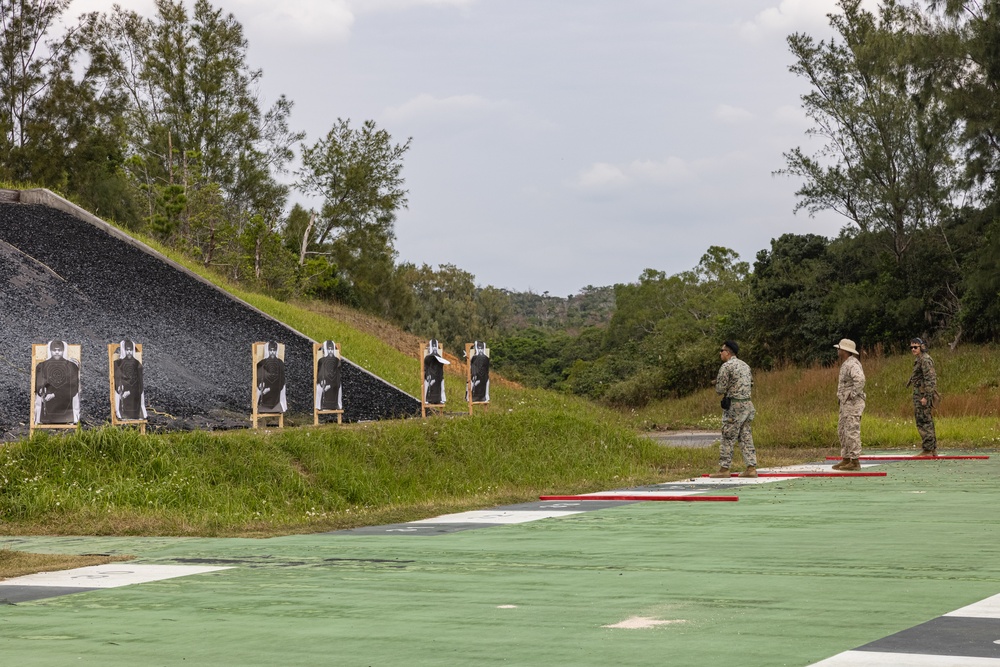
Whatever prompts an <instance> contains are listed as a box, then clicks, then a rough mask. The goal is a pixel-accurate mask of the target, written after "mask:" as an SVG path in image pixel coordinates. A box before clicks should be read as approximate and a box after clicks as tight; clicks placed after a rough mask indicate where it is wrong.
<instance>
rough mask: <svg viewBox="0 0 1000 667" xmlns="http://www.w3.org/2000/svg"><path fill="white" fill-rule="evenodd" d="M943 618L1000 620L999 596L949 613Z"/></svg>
mask: <svg viewBox="0 0 1000 667" xmlns="http://www.w3.org/2000/svg"><path fill="white" fill-rule="evenodd" d="M945 616H965V617H967V618H1000V595H994V596H993V597H991V598H986V599H985V600H980V601H979V602H973V603H972V604H970V605H969V606H967V607H962V608H961V609H956V610H955V611H949V612H948V613H947V614H945Z"/></svg>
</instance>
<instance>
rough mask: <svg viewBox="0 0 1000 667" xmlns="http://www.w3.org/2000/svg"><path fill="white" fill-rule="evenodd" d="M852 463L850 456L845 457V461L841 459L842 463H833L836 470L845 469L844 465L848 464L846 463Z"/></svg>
mask: <svg viewBox="0 0 1000 667" xmlns="http://www.w3.org/2000/svg"><path fill="white" fill-rule="evenodd" d="M850 464H851V459H848V458H845V459H844V460H843V461H841V462H840V463H835V464H833V469H834V470H843V469H844V466H846V465H850Z"/></svg>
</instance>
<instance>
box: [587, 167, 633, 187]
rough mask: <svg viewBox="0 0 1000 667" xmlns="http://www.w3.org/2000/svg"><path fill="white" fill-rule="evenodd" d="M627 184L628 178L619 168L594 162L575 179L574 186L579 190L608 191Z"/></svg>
mask: <svg viewBox="0 0 1000 667" xmlns="http://www.w3.org/2000/svg"><path fill="white" fill-rule="evenodd" d="M628 182H629V178H628V176H626V175H625V171H624V170H623V169H622V168H621V167H619V166H617V165H613V164H608V163H607V162H595V163H594V164H592V165H590V167H588V168H587V169H586V170H585V171H584V172H582V173H581V174H580V175H579V176H578V177H577V179H576V182H575V185H576V187H578V188H579V189H581V190H610V189H617V188H619V187H621V186H623V185H626V184H628Z"/></svg>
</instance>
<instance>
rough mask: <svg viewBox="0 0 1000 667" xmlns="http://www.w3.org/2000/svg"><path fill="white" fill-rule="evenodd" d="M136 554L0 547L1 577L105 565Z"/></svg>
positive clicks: (129, 558)
mask: <svg viewBox="0 0 1000 667" xmlns="http://www.w3.org/2000/svg"><path fill="white" fill-rule="evenodd" d="M133 558H135V556H103V555H96V554H87V555H79V556H78V555H72V554H70V555H67V554H33V553H28V552H26V551H14V550H12V549H0V579H10V578H11V577H23V576H25V575H27V574H35V573H36V572H54V571H57V570H71V569H73V568H77V567H89V566H91V565H104V564H105V563H117V562H121V561H126V560H132V559H133Z"/></svg>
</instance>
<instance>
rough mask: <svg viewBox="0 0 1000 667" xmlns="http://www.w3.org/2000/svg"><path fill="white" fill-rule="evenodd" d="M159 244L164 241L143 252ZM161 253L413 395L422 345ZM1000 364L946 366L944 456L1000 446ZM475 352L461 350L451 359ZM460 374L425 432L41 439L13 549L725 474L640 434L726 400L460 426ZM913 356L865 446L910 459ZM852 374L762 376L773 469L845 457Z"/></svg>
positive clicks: (416, 426) (877, 364)
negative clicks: (840, 407) (59, 540)
mask: <svg viewBox="0 0 1000 667" xmlns="http://www.w3.org/2000/svg"><path fill="white" fill-rule="evenodd" d="M143 240H144V241H146V242H148V243H150V245H153V246H154V247H156V246H157V244H155V243H154V242H152V241H150V240H148V239H143ZM158 249H159V250H160V251H161V252H163V253H164V254H166V255H167V256H169V257H171V258H172V259H174V260H175V261H177V262H179V263H181V264H183V265H185V266H188V267H189V268H191V269H192V270H194V271H197V272H199V273H201V274H202V275H205V276H206V277H207V278H208V279H209V280H212V281H213V282H215V283H216V284H219V285H220V286H222V287H224V288H225V289H227V290H228V291H230V292H231V293H233V294H235V295H236V296H238V297H239V298H241V299H243V300H245V301H247V302H249V303H251V304H252V305H254V306H256V307H257V308H259V309H261V310H262V311H264V312H266V313H269V314H270V315H272V316H273V317H275V318H277V319H280V320H282V321H284V322H286V323H288V324H289V325H290V326H292V327H293V328H295V329H297V330H299V331H301V332H302V333H304V334H306V335H308V336H310V337H312V338H314V339H316V340H325V339H330V338H332V339H335V340H337V341H339V342H340V343H341V344H342V346H343V350H344V354H345V356H346V357H348V358H349V359H351V360H352V361H354V362H355V363H358V364H359V365H361V366H363V367H364V368H367V369H368V370H370V371H371V372H373V373H375V374H377V375H379V376H381V377H383V378H385V379H386V380H388V381H389V382H391V383H392V384H394V385H396V386H398V387H400V388H401V389H403V390H404V391H407V392H409V393H411V394H413V395H417V394H418V391H419V384H420V379H419V360H418V354H417V347H418V345H419V342H420V341H419V340H418V339H417V338H415V337H413V336H410V335H408V334H405V333H403V332H400V331H399V330H398V329H395V328H394V327H392V326H390V325H388V324H386V323H384V322H379V321H378V320H376V319H374V318H370V317H367V316H364V315H360V314H358V313H355V312H353V311H350V310H347V309H342V308H339V307H333V306H329V305H326V304H290V303H284V302H281V301H277V300H275V299H271V298H269V297H266V296H262V295H259V294H253V293H248V292H246V291H243V290H240V289H238V288H235V287H233V286H232V285H230V284H228V283H227V282H226V281H225V280H224V279H222V278H220V277H218V276H212V275H210V274H206V273H205V271H204V270H203V267H201V266H200V265H198V264H197V263H193V262H190V261H188V260H185V259H184V258H183V257H180V256H178V255H177V254H176V253H172V252H171V251H169V250H167V249H164V248H160V247H158ZM994 351H995V350H994V349H992V348H990V349H985V348H984V349H973V348H970V349H968V350H962V351H960V352H958V353H955V354H945V353H941V352H936V353H935V357H936V359H937V363H938V369H939V374H940V376H941V379H942V393H944V394H945V403H944V406H943V409H942V414H943V417H942V419H941V422H940V426H941V428H940V433H941V437H942V440H943V445H945V446H949V445H950V446H957V445H959V444H961V445H972V446H989V445H993V444H995V442H996V440H995V436H994V435H993V433H995V432H996V428H997V426H998V423H997V417H996V415H997V410H996V407H997V403H998V398H1000V392H998V388H997V381H996V378H997V377H1000V374H998V371H1000V364H997V363H996V362H995V361H994V359H995V357H994V356H993V352H994ZM451 352H460V351H454V350H453V351H451ZM455 362H456V363H453V364H452V366H451V367H450V369H449V370H450V372H451V375H450V379H449V381H448V384H449V396H450V397H451V400H452V402H451V403H450V404H449V409H450V410H451V411H454V412H453V413H450V414H447V415H443V416H435V417H432V418H430V419H427V420H406V421H393V422H380V423H367V424H353V425H345V426H336V425H328V426H322V427H319V428H312V427H305V428H295V429H287V430H284V431H278V430H273V431H266V430H265V431H259V432H253V431H249V430H246V431H232V432H187V433H181V432H175V433H171V434H167V435H148V436H140V435H138V434H137V433H136V432H134V431H130V430H118V429H111V428H104V429H99V430H94V431H87V432H83V433H79V434H71V435H51V434H48V433H40V434H38V435H37V436H36V437H35V438H33V439H32V440H31V441H25V442H19V443H12V444H10V445H7V446H5V447H4V448H3V449H0V517H3V520H4V532H6V533H8V534H32V533H47V534H134V535H158V534H169V535H273V534H278V533H286V532H307V531H321V530H330V529H334V528H343V527H351V526H357V525H367V524H377V523H392V522H399V521H407V520H413V519H418V518H424V517H429V516H434V515H438V514H442V513H447V512H453V511H461V510H465V509H474V508H483V507H491V506H496V505H499V504H504V503H511V502H521V501H526V500H531V499H534V498H536V497H537V496H538V495H540V494H543V493H573V492H585V491H594V490H603V489H609V488H621V487H626V486H631V485H637V484H642V483H649V482H662V481H668V480H673V479H679V478H684V477H688V476H691V475H694V474H698V473H701V472H704V471H707V470H709V469H712V468H713V467H714V465H715V461H716V456H717V453H716V450H715V449H714V448H709V449H682V448H668V447H661V446H659V445H657V444H655V443H654V442H652V441H651V440H649V439H647V438H645V437H643V436H641V435H640V434H639V431H642V430H644V429H646V430H648V429H651V428H659V427H663V426H674V427H703V428H713V429H714V428H717V427H718V421H719V408H718V400H717V398H716V397H715V395H714V393H712V392H710V391H706V392H701V393H698V394H695V395H693V396H689V397H687V398H685V399H682V400H676V401H669V402H664V403H661V404H658V405H655V406H651V407H649V408H646V409H644V410H641V411H625V412H617V411H612V410H609V409H605V408H602V407H600V406H596V405H594V404H592V403H590V402H588V401H585V400H583V399H579V398H575V397H567V396H563V395H559V394H555V393H552V392H546V391H537V390H528V389H524V388H521V387H518V386H516V385H512V384H511V383H504V382H502V381H500V380H499V378H498V379H497V381H496V382H495V383H494V386H493V387H491V397H492V399H493V402H492V404H491V405H490V406H489V408H488V409H487V410H484V409H481V408H477V412H476V414H475V415H473V416H468V415H465V414H462V413H463V412H464V409H465V405H464V404H463V403H462V402H461V397H462V389H463V385H464V367H463V366H462V364H461V363H457V362H458V359H455ZM910 363H911V362H910V360H909V358H906V357H899V358H882V357H876V358H871V359H866V360H865V365H866V370H867V372H868V375H869V411H868V412H867V413H866V416H865V421H864V425H863V429H864V431H863V434H864V438H865V442H866V445H867V446H869V447H871V446H875V445H878V446H909V445H912V444H913V443H914V442H915V437H914V436H915V430H914V429H913V427H912V424H911V422H910V417H909V414H910V413H909V410H910V408H909V399H908V392H907V391H906V390H905V389H904V388H903V386H902V385H903V384H904V383H905V381H906V378H907V377H909V366H910ZM836 372H837V371H836V368H811V369H786V370H782V371H778V372H774V373H767V374H758V376H757V378H756V381H757V387H756V394H755V402H756V404H757V407H758V412H759V417H758V421H757V424H756V428H755V433H756V439H757V441H758V443H759V445H760V448H761V450H762V451H761V461H762V464H763V465H781V464H786V463H793V462H798V461H805V460H813V459H815V458H816V457H818V456H821V455H823V454H824V453H832V452H833V451H834V448H835V444H836V399H835V396H834V388H835V385H836Z"/></svg>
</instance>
